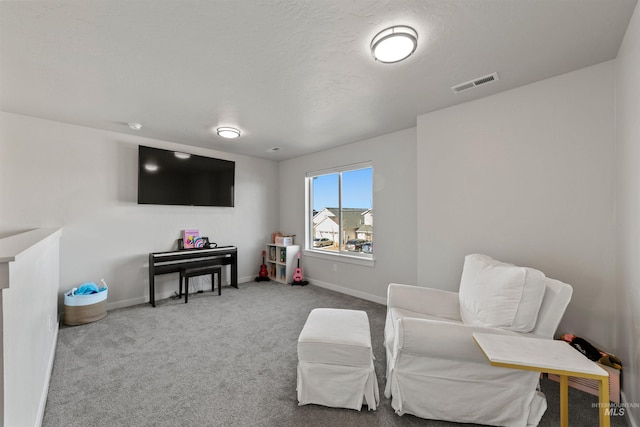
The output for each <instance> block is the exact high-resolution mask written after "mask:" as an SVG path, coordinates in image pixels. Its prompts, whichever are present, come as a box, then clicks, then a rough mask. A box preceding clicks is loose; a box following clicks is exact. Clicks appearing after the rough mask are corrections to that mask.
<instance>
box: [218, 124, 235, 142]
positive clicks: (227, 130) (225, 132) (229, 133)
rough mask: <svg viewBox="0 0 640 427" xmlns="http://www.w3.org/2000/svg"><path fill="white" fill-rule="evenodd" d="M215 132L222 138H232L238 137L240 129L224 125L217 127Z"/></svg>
mask: <svg viewBox="0 0 640 427" xmlns="http://www.w3.org/2000/svg"><path fill="white" fill-rule="evenodd" d="M216 132H217V133H218V135H220V136H221V137H223V138H229V139H233V138H238V137H239V136H240V131H239V130H238V129H236V128H232V127H226V126H223V127H219V128H218V129H216Z"/></svg>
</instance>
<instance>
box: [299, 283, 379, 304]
mask: <svg viewBox="0 0 640 427" xmlns="http://www.w3.org/2000/svg"><path fill="white" fill-rule="evenodd" d="M307 279H308V280H309V283H310V284H312V285H315V286H319V287H321V288H325V289H329V290H332V291H336V292H340V293H341V294H346V295H351V296H352V297H356V298H360V299H363V300H367V301H371V302H377V303H378V304H382V305H387V298H386V297H379V296H377V295H371V294H368V293H366V292H361V291H356V290H353V289H350V288H345V287H342V286H338V285H334V284H333V283H327V282H323V281H321V280H314V279H311V278H308V277H307Z"/></svg>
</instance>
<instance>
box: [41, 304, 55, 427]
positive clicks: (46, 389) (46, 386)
mask: <svg viewBox="0 0 640 427" xmlns="http://www.w3.org/2000/svg"><path fill="white" fill-rule="evenodd" d="M60 318H61V315H58V321H57V322H56V325H55V329H54V331H53V344H52V346H51V352H50V353H49V363H48V365H47V376H46V378H45V379H44V386H43V387H42V392H41V393H40V403H39V405H38V416H37V423H36V426H41V425H42V420H44V410H45V409H46V407H47V397H48V396H49V383H50V382H51V373H52V372H53V362H54V361H55V358H56V348H57V347H58V331H59V330H60Z"/></svg>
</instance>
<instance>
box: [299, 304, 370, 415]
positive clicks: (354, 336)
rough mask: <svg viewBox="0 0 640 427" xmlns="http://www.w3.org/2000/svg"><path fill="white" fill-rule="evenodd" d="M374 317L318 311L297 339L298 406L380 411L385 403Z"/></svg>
mask: <svg viewBox="0 0 640 427" xmlns="http://www.w3.org/2000/svg"><path fill="white" fill-rule="evenodd" d="M373 359H374V357H373V351H372V350H371V332H370V329H369V317H368V316H367V313H365V312H364V311H360V310H342V309H335V308H316V309H314V310H312V311H311V313H310V314H309V317H308V318H307V322H306V323H305V325H304V327H303V328H302V332H300V337H299V338H298V385H297V388H298V404H299V405H306V404H310V403H313V404H317V405H324V406H330V407H334V408H348V409H356V410H358V411H359V410H360V409H361V408H362V404H363V403H366V404H367V406H368V407H369V410H375V409H376V405H377V404H378V402H379V401H380V396H379V391H378V379H377V378H376V372H375V369H374V367H373Z"/></svg>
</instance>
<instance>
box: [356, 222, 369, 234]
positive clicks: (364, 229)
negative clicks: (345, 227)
mask: <svg viewBox="0 0 640 427" xmlns="http://www.w3.org/2000/svg"><path fill="white" fill-rule="evenodd" d="M356 231H357V232H358V233H373V226H372V225H368V224H365V225H363V226H361V227H360V228H358V229H357V230H356Z"/></svg>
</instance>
